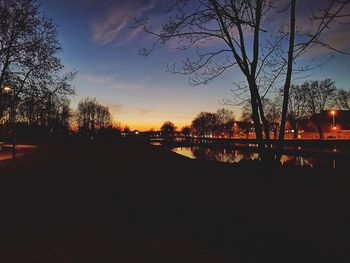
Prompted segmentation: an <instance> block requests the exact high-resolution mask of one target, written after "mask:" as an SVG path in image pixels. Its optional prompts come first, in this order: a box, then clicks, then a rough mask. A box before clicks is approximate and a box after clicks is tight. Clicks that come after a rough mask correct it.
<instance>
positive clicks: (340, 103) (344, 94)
mask: <svg viewBox="0 0 350 263" xmlns="http://www.w3.org/2000/svg"><path fill="white" fill-rule="evenodd" d="M335 104H336V106H337V107H338V108H339V109H341V110H350V91H349V90H344V89H340V90H338V92H337V94H336V96H335Z"/></svg>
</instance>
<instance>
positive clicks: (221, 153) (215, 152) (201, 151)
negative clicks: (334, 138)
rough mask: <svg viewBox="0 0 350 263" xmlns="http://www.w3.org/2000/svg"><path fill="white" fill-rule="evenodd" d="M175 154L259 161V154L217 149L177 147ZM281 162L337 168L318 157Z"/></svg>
mask: <svg viewBox="0 0 350 263" xmlns="http://www.w3.org/2000/svg"><path fill="white" fill-rule="evenodd" d="M172 151H173V152H175V153H177V154H180V155H183V156H185V157H188V158H191V159H198V160H210V161H219V162H228V163H238V162H239V161H241V160H243V159H259V154H258V153H254V152H250V151H242V150H237V149H215V148H205V147H177V148H173V149H172ZM281 162H282V164H284V165H287V164H292V165H298V166H307V167H311V168H314V167H316V166H317V167H329V168H333V169H335V168H336V160H333V159H327V158H316V157H302V156H289V155H282V158H281Z"/></svg>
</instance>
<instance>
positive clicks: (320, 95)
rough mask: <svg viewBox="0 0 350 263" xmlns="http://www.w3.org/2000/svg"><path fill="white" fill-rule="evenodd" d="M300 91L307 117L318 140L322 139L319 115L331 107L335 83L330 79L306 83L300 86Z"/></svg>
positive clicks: (334, 93)
mask: <svg viewBox="0 0 350 263" xmlns="http://www.w3.org/2000/svg"><path fill="white" fill-rule="evenodd" d="M301 89H302V94H303V95H304V97H303V98H304V100H305V106H306V108H307V111H308V112H309V114H310V115H309V117H310V119H311V121H312V122H313V123H314V125H315V127H316V129H317V131H318V133H319V138H320V139H323V130H322V125H321V123H322V120H321V118H322V116H321V113H322V111H324V110H326V109H330V108H331V107H332V106H333V102H334V97H335V95H336V87H335V82H334V81H332V80H331V79H325V80H323V81H317V80H314V81H306V82H305V83H304V84H302V85H301Z"/></svg>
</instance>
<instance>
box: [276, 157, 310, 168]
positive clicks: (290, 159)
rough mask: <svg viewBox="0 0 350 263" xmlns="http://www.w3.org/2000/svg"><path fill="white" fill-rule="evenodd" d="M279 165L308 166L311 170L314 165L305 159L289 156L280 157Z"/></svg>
mask: <svg viewBox="0 0 350 263" xmlns="http://www.w3.org/2000/svg"><path fill="white" fill-rule="evenodd" d="M281 163H282V164H288V163H292V164H296V165H298V166H308V167H311V168H313V167H314V165H313V164H312V163H311V162H310V161H309V160H307V159H305V158H304V157H302V156H290V155H282V157H281Z"/></svg>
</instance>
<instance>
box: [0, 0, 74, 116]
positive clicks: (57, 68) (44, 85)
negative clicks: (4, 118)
mask: <svg viewBox="0 0 350 263" xmlns="http://www.w3.org/2000/svg"><path fill="white" fill-rule="evenodd" d="M0 15H1V20H0V87H1V88H2V87H3V86H4V85H8V84H10V86H11V87H12V89H13V90H14V97H13V98H12V100H15V102H16V103H17V102H19V101H20V100H21V96H24V94H26V95H27V94H29V93H31V94H32V95H33V96H34V97H37V96H38V94H39V93H41V94H40V95H43V94H45V95H48V94H50V93H51V94H57V93H65V95H70V94H73V93H74V90H73V88H72V86H71V85H70V82H71V80H72V79H73V78H74V76H75V73H67V74H63V73H62V69H63V64H62V62H61V60H60V59H59V57H58V56H59V53H60V52H61V51H62V46H61V44H60V42H59V41H58V36H57V30H56V25H55V24H54V23H53V22H52V20H51V19H49V18H47V17H45V16H44V15H43V14H42V13H41V11H40V5H39V4H38V2H37V1H35V0H1V1H0ZM48 91H50V92H48ZM9 104H10V102H9V100H8V98H7V97H5V96H3V94H2V92H0V114H1V113H2V112H3V111H4V110H5V109H6V108H7V107H8V106H9Z"/></svg>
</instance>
